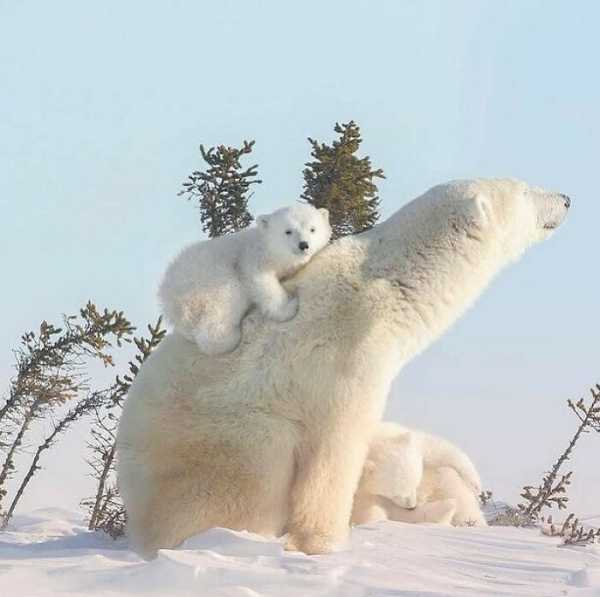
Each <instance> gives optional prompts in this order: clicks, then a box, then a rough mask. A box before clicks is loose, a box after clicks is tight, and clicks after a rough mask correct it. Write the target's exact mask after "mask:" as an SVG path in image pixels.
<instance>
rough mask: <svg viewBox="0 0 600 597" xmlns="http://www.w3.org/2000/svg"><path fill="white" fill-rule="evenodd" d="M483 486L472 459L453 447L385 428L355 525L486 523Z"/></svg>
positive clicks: (376, 442) (372, 454) (364, 480)
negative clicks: (481, 496) (481, 503)
mask: <svg viewBox="0 0 600 597" xmlns="http://www.w3.org/2000/svg"><path fill="white" fill-rule="evenodd" d="M480 492H481V481H480V479H479V474H478V473H477V470H476V469H475V466H474V465H473V463H472V462H471V459H470V458H469V457H468V456H467V455H466V454H465V453H464V452H463V451H462V450H460V449H459V448H457V447H456V446H455V445H453V444H452V443H450V442H449V441H447V440H445V439H442V438H440V437H436V436H434V435H430V434H428V433H424V432H422V431H417V430H411V429H407V428H406V427H402V426H400V425H397V424H395V423H381V424H380V425H379V427H378V430H377V432H376V434H375V436H374V437H373V439H372V441H371V444H370V447H369V453H368V455H367V459H366V461H365V465H364V468H363V474H362V477H361V480H360V483H359V486H358V490H357V491H356V494H355V496H354V509H353V513H352V522H354V523H355V524H360V523H365V522H373V521H375V520H386V519H389V520H398V521H402V522H436V523H441V524H453V525H455V526H463V525H476V526H485V525H486V524H487V523H486V521H485V518H484V517H483V514H482V513H481V509H480V507H479V501H478V494H479V493H480Z"/></svg>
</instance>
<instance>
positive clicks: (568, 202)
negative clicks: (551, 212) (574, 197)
mask: <svg viewBox="0 0 600 597" xmlns="http://www.w3.org/2000/svg"><path fill="white" fill-rule="evenodd" d="M560 196H561V197H562V198H563V199H564V200H565V207H566V208H567V209H569V207H571V197H569V196H568V195H565V194H564V193H561V194H560Z"/></svg>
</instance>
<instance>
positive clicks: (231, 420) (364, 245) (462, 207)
mask: <svg viewBox="0 0 600 597" xmlns="http://www.w3.org/2000/svg"><path fill="white" fill-rule="evenodd" d="M566 211H567V208H566V200H565V198H564V197H561V196H560V195H558V194H555V193H548V192H544V191H541V190H536V189H532V188H531V187H529V186H528V185H526V184H524V183H520V182H515V181H511V180H476V181H460V182H452V183H449V184H443V185H440V186H437V187H434V188H433V189H431V190H429V191H428V192H426V193H425V194H424V195H422V196H421V197H419V198H418V199H415V200H414V201H412V202H411V203H409V204H408V205H406V206H405V207H403V208H402V209H401V210H400V211H398V212H397V213H396V214H394V215H393V216H392V217H390V218H389V219H388V220H387V221H385V222H383V223H382V224H379V225H377V226H375V227H374V228H373V229H372V230H369V231H368V232H366V233H363V234H360V235H357V236H351V237H346V238H342V239H340V240H338V241H336V242H335V243H332V244H330V245H329V246H328V247H326V248H325V249H324V250H323V251H321V252H320V253H319V254H318V255H317V256H316V257H315V258H314V259H313V260H312V261H311V262H310V263H309V264H308V265H307V266H306V267H304V268H303V269H301V270H300V271H299V272H298V274H296V275H295V276H294V277H293V278H291V279H290V280H288V281H287V282H285V287H286V289H287V291H288V292H290V293H291V294H293V293H297V294H298V296H299V300H300V309H299V311H298V314H297V315H296V316H295V317H294V318H293V319H291V320H290V321H287V322H285V323H274V322H271V321H269V320H268V319H265V318H264V317H263V316H262V315H261V314H260V313H256V312H253V313H251V314H250V315H249V316H248V317H246V318H245V319H244V321H243V333H244V335H243V340H242V342H241V344H240V346H239V348H238V350H236V351H235V352H232V353H227V354H224V355H220V356H218V357H214V356H213V357H210V356H207V355H204V354H202V353H201V352H200V351H199V350H198V348H197V347H196V346H195V345H194V344H193V343H191V342H188V341H187V340H185V339H184V338H183V337H182V336H181V335H180V334H171V335H169V336H167V337H166V338H165V339H164V340H163V341H162V342H161V344H160V345H159V346H158V348H157V350H156V351H155V352H153V353H152V355H151V356H150V358H149V359H148V360H147V361H146V362H145V363H144V365H143V366H142V368H141V371H140V373H139V375H138V376H137V377H136V379H135V381H134V383H133V385H132V387H131V390H130V392H129V396H128V398H127V400H126V401H125V407H124V410H123V415H122V417H121V422H120V428H119V434H118V440H117V441H118V453H119V465H118V466H119V470H118V473H119V484H120V489H121V492H122V496H123V499H124V501H125V505H126V508H127V513H128V517H129V518H128V525H129V533H130V538H131V541H132V544H133V545H134V547H135V548H136V549H138V550H139V551H140V552H141V553H143V554H145V555H147V556H152V555H153V554H155V553H156V550H157V549H159V548H161V547H173V546H175V545H177V544H179V543H180V542H181V541H183V540H184V539H185V538H186V537H189V536H191V535H193V534H195V533H198V532H200V531H203V530H205V529H208V528H210V527H214V526H223V527H228V528H232V529H248V530H249V531H253V532H256V533H261V534H265V535H281V534H282V533H283V532H284V531H287V532H288V544H287V546H288V548H290V549H299V550H302V551H304V552H306V553H324V552H327V551H331V550H332V549H334V548H335V547H336V546H337V545H339V544H340V543H341V542H343V541H344V540H345V539H346V537H347V534H348V529H349V523H350V515H351V512H352V503H353V498H354V492H355V490H356V488H357V486H358V481H359V479H360V476H361V473H362V469H363V464H364V462H365V457H366V454H367V450H368V447H369V442H370V440H371V437H372V435H373V433H374V431H375V429H376V426H377V424H378V422H379V421H380V420H381V417H382V414H383V409H384V406H385V400H386V396H387V395H388V392H389V388H390V384H391V382H392V380H393V379H394V377H395V376H396V375H397V374H398V372H399V371H400V369H401V368H402V367H403V366H404V365H405V364H406V363H407V362H408V361H409V360H410V359H412V358H413V357H414V356H415V355H417V354H418V353H419V352H420V351H422V350H423V349H424V348H425V347H427V346H428V345H429V344H431V342H433V341H434V340H435V339H436V338H438V337H439V336H440V335H441V334H442V333H443V332H444V331H445V330H446V329H447V328H448V327H449V326H450V325H451V324H452V323H453V322H454V321H456V319H457V318H458V317H459V316H460V315H462V313H463V312H464V311H465V310H466V309H467V307H468V306H469V305H471V303H472V302H473V301H474V300H475V299H476V298H477V297H478V296H479V295H480V294H481V292H482V291H483V290H484V289H485V287H486V286H487V285H488V284H489V282H490V281H491V280H492V278H493V277H494V276H495V275H496V274H497V273H498V271H500V270H501V269H502V268H503V267H504V266H506V265H507V264H508V263H510V262H511V261H513V260H514V259H516V258H517V257H518V256H519V255H521V254H522V253H523V252H524V251H525V250H526V249H527V247H529V246H530V245H532V244H534V243H535V242H537V241H540V240H543V239H545V238H547V237H548V236H549V234H550V232H551V229H552V228H554V227H556V226H558V225H559V224H560V222H561V221H562V220H563V218H564V216H565V214H566ZM515 291H518V289H515Z"/></svg>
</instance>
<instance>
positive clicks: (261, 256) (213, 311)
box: [159, 204, 331, 355]
mask: <svg viewBox="0 0 600 597" xmlns="http://www.w3.org/2000/svg"><path fill="white" fill-rule="evenodd" d="M330 237H331V227H330V225H329V213H328V211H327V210H326V209H317V208H315V207H313V206H311V205H308V204H297V205H294V206H291V207H284V208H282V209H278V210H277V211H275V212H273V213H272V214H270V215H265V216H259V217H258V218H257V225H256V226H253V227H252V228H248V229H245V230H241V231H240V232H236V233H234V234H230V235H227V236H223V237H220V238H215V239H211V240H207V241H200V242H197V243H194V244H192V245H190V246H189V247H187V248H185V249H184V250H183V251H182V252H181V253H180V254H179V255H178V256H177V257H176V259H175V260H174V261H173V262H172V263H171V265H170V266H169V267H168V269H167V271H166V273H165V276H164V278H163V281H162V283H161V285H160V289H159V300H160V302H161V303H162V309H163V313H164V315H165V317H166V319H167V321H168V322H169V323H170V324H171V325H172V326H173V327H174V328H175V329H176V330H177V331H178V332H180V333H181V334H183V336H185V337H186V338H187V339H188V340H191V341H194V342H196V343H197V345H198V347H199V348H200V350H201V351H202V352H204V353H206V354H208V355H215V354H223V353H226V352H231V351H232V350H234V349H235V348H236V346H237V345H238V344H239V342H240V339H241V328H240V323H241V321H242V319H243V318H244V316H245V314H246V313H247V312H248V311H249V310H250V308H251V307H253V306H257V307H258V308H259V309H260V310H261V311H262V312H263V314H264V315H265V316H266V317H268V318H270V319H273V320H275V321H280V322H283V321H287V320H289V319H291V318H292V317H294V315H295V314H296V312H297V310H298V299H297V297H295V296H293V297H290V296H288V294H287V292H286V291H285V289H284V288H283V286H282V285H281V283H280V280H282V279H283V278H286V277H288V276H291V275H292V274H294V273H295V272H297V271H298V270H299V269H300V268H301V267H302V266H303V265H305V264H306V263H308V262H309V261H310V259H311V258H312V257H313V256H314V255H315V253H317V252H318V251H320V250H321V249H322V248H323V247H324V246H325V245H326V244H327V243H328V242H329V239H330Z"/></svg>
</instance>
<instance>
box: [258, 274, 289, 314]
mask: <svg viewBox="0 0 600 597" xmlns="http://www.w3.org/2000/svg"><path fill="white" fill-rule="evenodd" d="M251 292H252V295H253V298H254V301H255V302H256V305H257V306H258V308H259V309H260V310H261V311H262V312H263V313H264V315H266V316H267V317H268V318H269V319H273V320H274V321H280V322H283V321H288V320H290V319H292V317H294V315H296V313H297V312H298V297H296V296H292V297H290V296H289V295H288V293H287V292H286V290H285V288H284V287H283V286H282V285H281V283H280V282H279V280H278V279H277V277H276V276H275V275H274V274H264V273H263V274H260V275H258V276H256V277H255V278H254V279H253V281H252V290H251Z"/></svg>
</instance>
